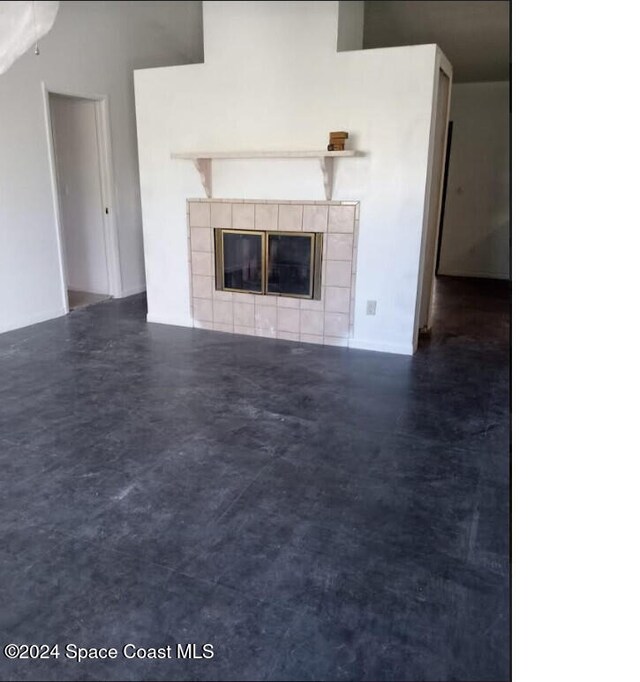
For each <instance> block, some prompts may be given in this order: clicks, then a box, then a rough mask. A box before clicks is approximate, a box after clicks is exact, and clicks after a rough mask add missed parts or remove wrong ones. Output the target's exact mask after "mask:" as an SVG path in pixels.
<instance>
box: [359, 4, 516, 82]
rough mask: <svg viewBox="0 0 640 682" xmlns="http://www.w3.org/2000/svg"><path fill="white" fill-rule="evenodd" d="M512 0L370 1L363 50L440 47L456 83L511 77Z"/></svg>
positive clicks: (498, 79) (365, 23)
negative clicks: (419, 45)
mask: <svg viewBox="0 0 640 682" xmlns="http://www.w3.org/2000/svg"><path fill="white" fill-rule="evenodd" d="M509 4H510V3H509V2H508V0H471V1H467V0H449V1H444V2H440V1H434V0H413V1H411V0H408V1H405V0H368V1H367V2H365V19H364V47H365V48H373V47H394V46H399V45H417V44H421V43H437V44H438V45H439V46H440V47H441V48H442V50H443V51H444V53H445V54H446V55H447V57H448V58H449V61H450V62H451V63H452V65H453V70H454V81H455V82H457V83H472V82H478V81H503V80H508V79H509V72H510V48H511V46H510V35H509V10H510V8H509Z"/></svg>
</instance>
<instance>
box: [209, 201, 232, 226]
mask: <svg viewBox="0 0 640 682" xmlns="http://www.w3.org/2000/svg"><path fill="white" fill-rule="evenodd" d="M211 227H226V228H230V227H231V204H227V203H223V202H220V201H214V202H213V203H212V204H211Z"/></svg>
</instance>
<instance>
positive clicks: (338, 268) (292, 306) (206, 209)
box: [187, 199, 359, 346]
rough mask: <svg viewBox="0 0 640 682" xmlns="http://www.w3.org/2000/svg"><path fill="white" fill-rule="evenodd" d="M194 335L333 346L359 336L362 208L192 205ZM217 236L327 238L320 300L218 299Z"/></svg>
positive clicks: (223, 202) (340, 204)
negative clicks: (223, 231) (228, 232)
mask: <svg viewBox="0 0 640 682" xmlns="http://www.w3.org/2000/svg"><path fill="white" fill-rule="evenodd" d="M187 221H188V225H189V258H190V262H189V266H190V273H191V314H192V318H193V325H194V327H198V328H201V329H212V330H215V331H221V332H232V333H234V334H248V335H250V336H265V337H270V338H278V339H287V340H290V341H302V342H307V343H318V344H324V345H332V346H347V345H348V343H349V338H351V337H352V336H353V315H354V297H355V277H356V275H355V273H356V249H357V236H358V221H359V203H358V202H353V201H351V202H347V201H253V200H239V199H190V200H189V201H188V202H187ZM214 228H232V229H239V230H271V231H273V230H282V231H286V232H296V231H301V232H322V233H323V243H322V290H321V297H320V300H310V299H301V298H291V297H286V296H262V295H256V294H245V293H235V292H228V291H217V290H216V288H215V282H214V272H215V255H214V248H215V246H214V245H215V241H214V238H213V230H214Z"/></svg>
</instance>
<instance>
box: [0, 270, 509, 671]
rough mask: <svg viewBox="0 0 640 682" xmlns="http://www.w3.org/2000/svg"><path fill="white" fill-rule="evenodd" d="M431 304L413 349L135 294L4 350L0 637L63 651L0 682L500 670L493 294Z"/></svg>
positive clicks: (503, 493) (504, 531) (501, 540)
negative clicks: (262, 334)
mask: <svg viewBox="0 0 640 682" xmlns="http://www.w3.org/2000/svg"><path fill="white" fill-rule="evenodd" d="M476 284H477V283H476ZM438 292H439V297H438V308H437V313H436V322H435V325H434V330H433V333H432V335H431V337H430V338H429V339H428V340H425V342H424V343H423V345H422V347H421V349H420V351H419V352H418V353H417V354H416V355H415V356H414V357H412V358H411V357H401V356H394V355H387V354H382V353H371V352H364V351H353V350H352V351H349V350H346V349H339V348H330V347H320V346H311V345H301V344H297V343H291V342H285V341H274V340H268V339H255V338H251V337H243V336H232V335H226V334H221V333H214V332H208V331H200V330H193V329H186V328H178V327H169V326H161V325H154V324H147V323H146V322H145V299H144V297H143V296H136V297H132V298H129V299H124V300H120V301H109V302H105V303H99V304H97V305H94V306H91V307H88V308H83V309H81V310H78V311H75V312H73V313H71V314H70V315H69V316H67V317H65V318H60V319H57V320H53V321H50V322H46V323H43V324H40V325H36V326H32V327H29V328H26V329H23V330H19V331H15V332H10V333H8V334H5V335H2V336H0V467H1V472H2V474H1V476H0V640H1V641H2V643H3V645H4V644H7V643H17V644H22V643H29V644H42V645H51V646H52V645H54V644H58V645H59V646H60V657H59V658H57V659H55V658H53V659H49V660H8V659H7V658H6V657H3V656H1V655H0V679H3V680H11V679H15V680H26V679H35V680H48V679H65V680H68V679H78V680H80V679H82V680H86V679H89V680H94V679H101V680H112V679H113V680H128V679H132V680H135V679H146V680H149V679H154V680H163V679H176V680H195V679H202V680H216V679H234V680H242V679H271V680H274V679H291V680H306V679H309V680H312V679H315V680H342V679H344V680H350V679H368V680H373V679H375V680H414V679H415V680H504V679H508V677H509V674H510V612H509V594H510V588H509V575H510V564H509V428H510V427H509V346H508V328H509V312H508V311H509V300H508V293H506V294H505V292H504V290H503V289H500V287H498V288H497V289H496V290H495V291H493V290H491V288H488V289H487V290H485V289H483V288H482V287H480V289H478V288H477V287H476V286H475V285H474V283H473V282H472V283H471V284H469V283H466V284H465V283H464V282H456V281H447V280H440V281H439V283H438ZM474 292H475V293H474ZM465 318H466V319H467V321H468V322H469V325H468V327H465V324H464V320H465ZM127 643H131V644H133V645H135V646H137V647H156V648H159V647H164V648H165V650H166V647H167V645H169V647H170V648H171V652H172V656H173V658H171V659H170V660H153V659H151V660H150V659H148V658H147V659H134V660H128V659H126V658H124V657H123V654H122V647H123V645H125V644H127ZM187 643H194V644H196V645H198V646H199V645H202V644H206V643H210V644H212V645H213V646H212V648H213V651H214V652H215V655H214V657H213V658H212V659H210V660H203V659H200V660H198V659H190V660H177V659H176V658H175V656H176V647H177V645H178V644H182V645H185V644H187ZM67 644H75V645H77V646H82V647H115V648H116V649H117V654H118V657H117V658H116V659H107V660H92V661H84V662H81V663H78V662H75V661H73V660H70V659H67V658H66V657H65V649H64V647H65V646H66V645H67Z"/></svg>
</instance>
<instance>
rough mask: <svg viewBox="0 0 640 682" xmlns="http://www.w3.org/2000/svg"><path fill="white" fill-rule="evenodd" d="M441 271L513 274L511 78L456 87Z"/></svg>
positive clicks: (473, 274) (495, 275)
mask: <svg viewBox="0 0 640 682" xmlns="http://www.w3.org/2000/svg"><path fill="white" fill-rule="evenodd" d="M450 119H451V120H452V121H453V136H452V144H451V156H450V160H449V180H448V183H447V198H446V206H445V213H444V226H443V230H442V247H441V251H440V268H439V270H438V273H439V274H441V275H454V276H459V277H493V278H497V279H509V278H510V276H511V273H510V269H509V239H510V237H509V234H510V220H509V205H510V195H509V186H510V159H509V119H510V115H509V83H506V82H498V83H463V84H459V85H455V84H454V86H453V89H452V97H451V114H450Z"/></svg>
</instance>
